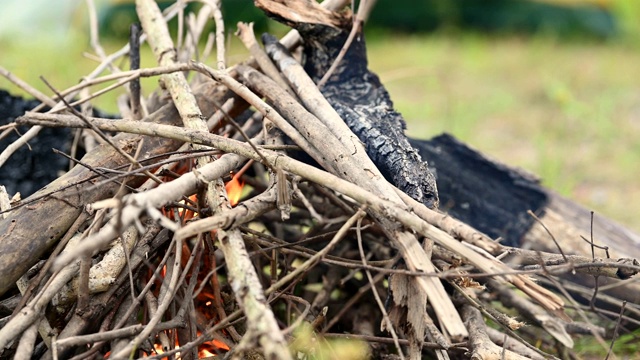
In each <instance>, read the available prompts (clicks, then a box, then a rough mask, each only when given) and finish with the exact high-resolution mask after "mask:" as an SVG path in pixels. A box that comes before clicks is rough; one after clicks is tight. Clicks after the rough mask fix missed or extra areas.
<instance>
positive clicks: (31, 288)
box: [0, 0, 617, 359]
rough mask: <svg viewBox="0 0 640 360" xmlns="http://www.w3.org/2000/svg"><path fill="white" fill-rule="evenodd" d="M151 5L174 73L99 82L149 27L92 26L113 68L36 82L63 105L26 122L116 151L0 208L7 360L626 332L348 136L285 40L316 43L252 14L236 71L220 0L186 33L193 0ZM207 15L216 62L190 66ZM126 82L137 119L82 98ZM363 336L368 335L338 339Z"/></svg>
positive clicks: (513, 350)
mask: <svg viewBox="0 0 640 360" xmlns="http://www.w3.org/2000/svg"><path fill="white" fill-rule="evenodd" d="M89 3H90V2H89ZM259 3H260V6H262V7H263V8H264V9H265V10H266V11H267V12H269V13H270V14H272V15H276V16H278V17H280V18H284V20H286V21H294V18H295V16H293V15H291V14H293V13H295V14H296V16H300V17H301V18H302V19H303V21H300V20H299V18H298V20H297V21H298V23H304V24H305V25H304V26H307V25H306V24H308V23H316V24H322V25H323V26H325V25H326V26H329V27H339V26H340V25H339V24H337V23H335V24H332V23H331V22H332V21H333V20H332V19H335V18H336V15H335V14H336V13H333V12H332V11H330V10H336V9H340V8H342V6H344V4H342V3H343V1H327V2H325V3H323V6H324V8H320V7H319V6H317V5H316V4H315V3H308V2H304V1H260V2H259ZM363 3H365V2H363ZM136 4H137V11H138V15H139V18H140V20H141V22H142V28H143V30H144V35H142V36H141V37H140V39H141V40H146V41H147V42H148V43H149V44H150V46H151V47H152V49H153V51H154V53H155V55H156V57H157V59H158V65H159V66H158V67H157V68H151V69H135V66H134V70H130V71H114V72H113V74H112V75H107V76H98V74H100V73H101V72H102V71H103V69H105V68H107V67H110V66H111V67H113V61H114V60H115V59H116V58H118V57H120V56H123V55H125V54H126V53H127V52H129V50H130V49H132V50H133V52H132V54H133V56H132V59H134V58H135V57H136V51H135V49H136V47H137V45H136V44H137V42H136V39H138V37H137V35H135V36H133V41H132V43H131V44H130V46H126V47H125V48H123V50H122V51H120V52H118V53H116V54H113V55H111V56H106V55H105V54H104V52H102V51H101V48H100V46H99V42H98V41H97V38H94V47H95V49H96V52H97V53H98V54H99V55H100V56H101V57H102V59H103V62H102V63H101V65H100V66H99V67H98V68H97V69H96V71H95V72H94V73H93V74H91V75H89V76H87V77H85V78H84V80H83V81H82V82H81V83H80V84H79V85H77V86H75V87H73V88H71V89H67V90H65V91H62V92H59V93H57V94H56V95H57V97H55V98H49V97H47V96H46V95H44V94H39V93H36V92H34V91H32V90H31V89H29V88H28V86H26V84H23V87H25V88H27V89H29V91H31V92H32V93H33V94H34V96H36V97H37V98H38V99H39V100H41V101H42V102H43V104H47V105H49V106H50V107H51V109H50V110H49V111H48V112H46V113H39V112H29V113H27V114H25V116H23V117H22V118H21V119H19V121H18V122H19V123H21V124H30V125H34V127H33V128H32V131H30V134H26V135H27V136H30V135H33V134H35V133H37V131H38V129H39V127H40V126H56V127H74V128H84V129H86V130H85V131H86V132H87V134H91V135H90V136H94V137H97V138H98V139H99V142H101V143H102V144H101V145H98V146H96V147H95V148H93V149H91V150H89V151H88V153H87V155H86V156H85V157H83V158H82V160H80V161H78V164H77V165H76V166H75V167H74V168H73V169H72V170H71V171H69V172H68V173H66V174H65V175H63V176H61V177H60V178H59V179H57V180H56V181H54V182H53V183H51V184H50V185H49V186H47V187H45V188H44V189H42V190H40V191H39V192H37V193H36V194H34V195H32V196H30V197H29V198H27V199H24V200H22V201H20V202H18V203H14V204H11V206H12V209H11V211H4V212H3V216H4V217H5V219H4V220H3V221H2V223H1V224H0V234H2V235H1V236H2V240H0V248H1V249H2V252H0V266H1V267H2V269H3V276H2V280H1V281H0V293H1V294H4V295H3V297H2V299H3V300H2V307H3V309H8V310H10V311H11V312H12V314H11V315H10V316H7V317H5V318H4V319H3V320H2V321H3V322H2V324H0V325H1V327H2V328H1V329H0V351H4V354H5V355H9V356H15V357H17V358H28V357H30V356H34V357H40V358H74V359H84V358H96V357H107V355H106V354H108V358H110V359H122V358H130V357H135V358H138V357H151V358H161V357H166V356H175V354H176V353H178V352H179V353H180V354H179V356H180V358H182V359H185V358H198V357H202V356H215V355H216V354H218V355H220V354H225V353H229V354H232V355H234V356H237V357H241V356H247V357H252V358H254V357H255V358H258V357H260V356H264V357H265V358H270V359H289V358H293V357H300V356H310V357H313V356H318V357H330V358H365V357H373V358H391V357H398V358H404V357H409V358H412V359H418V358H420V357H421V356H422V354H423V353H424V352H429V353H432V354H433V353H435V354H436V355H437V357H438V358H443V359H446V358H456V357H469V356H470V357H471V358H477V359H498V358H505V359H520V358H546V357H552V355H549V354H547V353H546V352H545V351H551V350H553V349H554V344H553V342H551V341H550V342H547V343H543V344H537V345H538V347H534V346H532V345H531V344H532V343H533V342H534V339H536V338H539V337H540V333H539V332H536V330H535V329H534V328H533V327H530V328H527V330H526V331H524V332H518V333H516V332H515V330H517V329H519V328H521V327H522V326H523V323H522V322H520V320H515V319H514V318H512V317H511V316H509V315H508V314H513V312H512V311H515V312H517V313H519V314H521V315H523V316H524V317H526V319H527V321H529V322H531V324H532V325H535V326H537V327H541V328H543V329H545V330H546V331H547V332H548V333H550V334H551V337H549V338H548V339H552V338H554V339H556V340H557V341H558V342H559V343H561V344H563V345H564V346H567V347H571V346H572V344H573V342H572V337H571V335H570V333H571V332H586V333H589V334H591V335H593V336H595V338H596V339H598V340H599V341H601V342H602V343H604V338H606V337H608V336H610V335H611V334H606V333H605V330H604V328H600V327H597V326H592V325H589V324H587V323H586V321H588V319H587V318H586V317H584V314H582V313H580V312H579V313H578V314H579V316H580V317H581V318H580V319H579V320H580V321H578V322H571V320H570V317H569V316H567V314H566V313H565V309H564V301H563V300H562V299H561V298H560V297H559V296H558V295H556V294H555V293H553V292H551V291H549V290H547V289H545V288H543V287H541V286H539V285H538V284H537V283H536V282H534V281H533V279H532V278H531V277H530V274H532V273H538V274H544V275H547V276H549V278H550V279H553V277H552V276H551V275H550V274H549V272H548V271H547V269H546V268H545V267H544V266H542V267H540V268H538V269H535V270H534V271H530V272H523V271H517V270H514V269H513V268H512V267H510V266H508V265H507V264H505V263H503V262H502V261H501V260H499V257H498V255H500V254H502V253H507V252H508V251H509V249H507V248H505V247H502V246H500V245H499V244H497V243H496V242H494V241H492V240H491V239H489V238H487V237H486V236H484V235H483V234H481V233H479V232H477V231H475V230H474V229H473V228H471V227H469V226H468V225H466V224H464V223H460V222H458V221H456V220H454V219H452V218H450V217H446V216H444V215H443V214H441V213H439V212H438V211H437V210H434V209H433V208H430V207H429V206H433V205H435V203H436V201H434V196H435V195H434V194H435V192H432V193H430V192H429V191H431V190H434V189H430V188H429V186H430V185H428V184H427V185H426V187H420V186H421V185H416V183H419V181H418V182H416V183H413V184H408V185H407V186H408V188H410V189H413V190H415V191H412V193H411V194H410V195H411V196H409V195H407V194H406V193H405V192H403V191H401V190H398V189H397V188H396V187H394V186H393V185H391V184H390V183H389V182H388V181H387V180H386V179H385V177H384V176H383V173H381V172H380V171H379V170H378V168H377V167H376V165H375V164H374V163H373V162H372V161H371V159H370V156H368V155H367V151H369V152H370V149H368V148H367V151H365V147H366V146H367V144H362V143H361V142H360V140H359V139H358V137H356V135H354V134H353V132H352V129H353V125H352V124H351V123H349V122H353V121H356V120H353V119H351V120H347V122H348V123H349V125H350V126H351V129H350V127H348V126H347V125H346V124H345V122H344V121H342V119H341V116H340V115H339V114H338V113H337V112H336V110H335V109H334V108H338V107H339V106H337V105H335V104H332V103H329V102H328V101H327V98H331V96H336V94H333V95H326V94H325V95H323V94H322V93H321V92H320V90H319V89H318V87H317V86H316V85H315V83H314V81H313V79H312V78H311V77H309V75H308V73H307V72H305V71H304V69H303V68H302V66H301V65H300V63H299V62H298V61H297V60H296V59H294V58H293V57H292V56H291V55H290V54H289V53H288V52H287V51H286V48H289V49H294V48H295V47H296V46H298V45H299V41H300V36H299V35H298V33H297V32H295V31H293V32H291V33H289V34H288V35H287V36H286V37H285V38H283V39H282V40H281V41H280V44H281V45H280V44H276V43H275V42H274V41H273V40H269V39H267V40H266V41H267V48H268V50H269V51H268V52H269V55H270V57H269V56H268V55H266V53H265V52H264V50H262V48H261V47H260V46H259V45H257V43H256V41H255V37H254V35H253V32H252V29H251V26H248V25H245V24H240V25H239V34H238V35H239V36H240V37H241V39H242V41H243V42H244V43H245V44H246V45H247V47H248V48H249V49H250V51H251V54H252V56H253V58H252V59H251V60H248V61H246V62H245V63H243V64H237V65H234V66H230V67H229V66H227V64H226V63H225V49H224V43H225V42H224V34H223V31H224V30H223V29H224V25H223V23H222V21H223V20H222V15H221V13H220V10H219V4H218V3H217V2H216V1H203V4H204V5H203V7H202V8H201V9H200V11H199V13H198V14H197V15H189V16H187V17H186V20H187V21H186V24H187V28H188V31H185V32H184V33H186V34H187V35H185V38H184V39H183V38H182V37H180V41H178V44H179V46H178V47H177V48H176V46H175V44H174V42H173V41H172V40H171V38H170V36H169V32H168V30H167V20H168V19H170V18H172V17H175V16H176V15H179V18H180V19H182V20H181V21H180V24H181V29H180V31H179V33H180V34H182V33H183V31H182V24H183V23H184V19H185V17H184V15H183V13H182V6H184V3H183V2H178V3H176V4H175V5H174V6H172V7H170V8H169V9H167V10H166V11H165V13H164V15H163V14H161V13H160V10H159V9H158V7H157V5H156V4H155V2H154V1H152V0H138V1H136ZM327 9H329V10H327ZM364 13H366V12H365V11H362V12H361V13H359V14H360V15H361V16H364V15H363V14H364ZM287 14H289V15H287ZM312 16H313V17H315V18H314V19H311V18H312ZM340 16H341V17H345V18H347V19H348V16H349V15H348V14H345V13H342V14H341V15H340ZM210 18H213V21H214V22H215V25H216V36H215V38H216V41H215V43H216V46H217V51H216V55H217V57H216V64H217V65H216V68H212V67H210V66H207V65H206V64H205V63H204V62H201V61H191V60H190V59H192V58H194V57H195V54H198V51H197V50H196V48H195V46H194V44H198V41H199V38H200V36H201V35H202V34H203V33H204V31H203V29H204V28H205V25H206V24H207V21H208V20H209V19H210ZM357 19H359V20H361V19H362V18H360V17H358V18H357ZM340 21H343V20H340ZM355 24H359V22H358V21H356V22H355ZM354 28H355V29H356V30H357V28H358V25H356V26H354ZM181 36H182V35H181ZM211 43H212V42H208V43H207V44H208V45H207V47H206V49H205V51H204V52H203V54H204V57H206V54H207V53H208V52H209V51H210V49H211V48H212V46H211V45H210V44H211ZM269 46H271V47H269ZM305 46H313V44H310V43H309V42H308V41H307V42H306V43H305ZM329 60H330V61H332V60H333V59H328V61H329ZM132 62H133V61H132ZM365 65H366V64H365ZM343 66H344V65H343ZM338 67H340V65H338ZM330 71H334V70H330ZM186 74H191V75H193V76H192V79H191V81H190V82H188V81H187V80H186V77H185V75H186ZM146 76H159V77H160V80H161V95H159V96H156V97H153V98H152V99H148V100H145V99H143V98H142V97H141V96H140V93H139V88H136V86H135V84H136V82H137V81H138V79H139V78H140V77H146ZM112 80H117V83H116V84H115V85H112V86H109V87H107V88H105V89H104V90H100V91H97V92H95V93H93V94H91V93H90V92H89V89H90V87H92V86H95V85H98V84H101V83H103V82H105V81H112ZM324 81H326V80H324ZM324 81H323V82H324ZM126 84H131V85H132V86H131V88H130V91H129V96H128V98H129V101H126V102H123V104H121V105H122V114H123V119H117V120H110V119H101V118H95V117H92V116H89V115H88V114H90V112H88V111H89V110H90V109H89V107H85V108H83V109H81V111H78V110H75V108H74V106H76V105H84V104H88V102H89V101H90V100H91V99H92V98H94V97H95V96H98V95H99V94H101V93H104V92H105V91H109V90H112V89H113V88H116V87H119V86H123V85H126ZM325 96H326V97H325ZM71 99H78V100H75V101H74V102H73V103H71V101H72V100H71ZM332 105H334V106H333V107H332ZM345 111H346V110H345ZM372 112H373V110H372ZM345 116H346V115H345ZM343 117H344V116H343ZM364 121H366V119H365V120H364ZM114 133H115V134H116V135H113V134H114ZM23 141H24V138H23ZM16 146H19V144H16ZM411 156H413V155H411ZM376 164H380V162H378V161H377V162H376ZM414 165H415V166H417V167H418V168H420V166H423V165H420V164H418V163H415V164H414ZM385 175H386V174H385ZM424 176H425V178H428V177H429V176H430V175H429V174H427V173H425V174H424ZM392 180H393V179H392ZM225 182H226V184H225ZM239 182H243V183H245V184H246V185H245V188H244V190H243V191H242V195H240V193H239V192H238V189H237V188H234V187H233V186H237V185H238V183H239ZM429 184H431V183H429ZM396 185H398V186H399V187H402V186H400V184H396ZM423 190H424V191H423ZM231 191H233V194H234V195H233V196H234V197H235V196H241V201H240V202H239V203H238V204H237V205H235V204H231V202H230V200H229V192H231ZM416 198H418V199H420V200H423V201H416V200H415V199H416ZM425 204H426V205H425ZM3 210H6V209H5V208H3ZM525 255H529V256H532V258H535V259H537V260H540V262H541V263H542V264H544V259H546V257H549V261H552V260H553V259H551V258H553V254H547V255H545V254H533V255H532V254H524V255H523V256H525ZM555 260H557V259H555ZM565 260H566V259H565ZM582 260H583V259H581V258H575V259H574V260H573V261H575V262H580V261H582ZM534 261H535V260H534ZM605 265H607V264H605ZM605 265H602V266H600V268H599V269H610V268H611V263H608V265H609V266H608V267H607V266H605ZM616 269H617V268H616ZM588 271H595V270H593V269H590V270H588ZM599 275H601V276H607V274H606V273H605V272H602V274H600V273H599ZM16 285H17V288H16V287H15V286H16ZM518 290H519V291H518ZM509 309H513V310H509ZM483 316H484V317H487V318H489V319H491V320H492V321H493V322H494V323H495V324H496V325H499V330H495V329H491V328H489V327H487V325H486V324H485V321H484V319H483ZM582 324H584V325H582ZM347 335H348V336H349V337H351V338H353V339H360V340H361V341H364V343H366V344H368V346H366V345H364V343H363V342H350V343H347V344H346V345H344V344H341V343H339V342H336V341H334V340H331V339H332V338H340V337H346V336H347ZM425 339H426V340H425ZM539 347H542V348H543V349H544V350H540V348H539ZM160 353H162V354H160ZM391 354H393V355H391Z"/></svg>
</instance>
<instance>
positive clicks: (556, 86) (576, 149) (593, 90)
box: [0, 31, 640, 230]
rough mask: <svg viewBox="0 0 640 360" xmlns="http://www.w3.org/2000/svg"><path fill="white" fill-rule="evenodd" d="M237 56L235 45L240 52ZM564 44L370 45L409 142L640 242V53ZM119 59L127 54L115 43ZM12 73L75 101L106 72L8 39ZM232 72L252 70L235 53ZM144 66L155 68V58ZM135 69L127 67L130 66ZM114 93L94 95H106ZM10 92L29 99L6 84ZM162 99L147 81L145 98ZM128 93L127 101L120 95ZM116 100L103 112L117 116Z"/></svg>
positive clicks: (619, 45) (432, 41)
mask: <svg viewBox="0 0 640 360" xmlns="http://www.w3.org/2000/svg"><path fill="white" fill-rule="evenodd" d="M234 44H235V43H234ZM636 44H637V42H634V41H629V40H627V38H622V39H620V40H616V41H611V42H592V41H583V42H579V41H572V42H562V41H558V40H555V39H553V38H551V37H545V36H540V37H533V38H524V37H518V36H498V37H490V36H486V35H481V34H473V33H471V34H469V33H466V34H459V33H455V32H454V33H436V34H430V35H419V36H408V35H398V36H393V35H388V34H387V35H383V36H380V35H378V36H375V37H373V38H372V39H369V43H368V46H369V59H370V67H371V68H372V69H373V70H374V71H375V72H377V73H378V74H379V75H380V77H381V79H382V81H383V83H384V84H385V85H386V86H387V88H388V90H389V91H390V93H391V96H392V98H393V100H394V102H395V105H396V107H397V108H398V110H399V111H400V112H401V113H402V114H403V115H404V116H405V118H406V119H407V122H408V132H409V134H410V135H411V136H413V137H417V138H427V137H431V136H434V135H437V134H440V133H442V132H448V133H452V134H454V135H455V136H456V137H458V138H460V139H461V140H463V141H465V142H467V143H468V144H470V145H471V146H473V147H475V148H477V149H479V150H481V151H482V152H484V153H486V154H488V155H489V156H491V157H494V158H496V159H499V160H500V161H502V162H504V163H507V164H509V165H512V166H518V167H522V168H524V169H526V170H528V171H530V172H532V173H534V174H537V175H538V176H540V177H541V178H542V179H543V182H544V184H545V185H546V186H549V187H550V188H552V189H555V190H557V191H558V192H560V193H561V194H563V195H565V196H568V197H570V198H572V199H574V200H575V201H577V202H579V203H582V204H584V205H586V206H587V207H589V208H591V209H593V210H594V211H596V213H597V214H603V215H605V216H609V217H611V218H614V219H617V220H618V221H620V222H622V223H624V224H626V225H628V226H630V227H631V228H633V229H635V230H640V222H639V221H638V219H637V215H636V214H638V213H640V204H639V203H638V202H635V201H629V200H630V199H640V186H639V185H638V182H637V179H636V178H637V176H636V174H637V168H638V164H639V163H640V141H638V140H637V139H639V138H640V86H639V85H638V79H640V67H639V66H638V64H640V47H638V46H637V45H636ZM103 45H104V46H105V48H106V50H107V52H111V51H114V50H116V49H118V48H120V47H121V46H122V42H118V41H115V40H110V41H108V42H106V43H105V44H103ZM0 48H2V50H3V51H2V56H1V57H0V66H3V67H5V68H6V69H8V70H10V71H12V72H13V73H14V74H16V75H17V76H19V77H21V78H22V79H24V80H25V81H27V82H29V83H30V84H32V85H33V86H35V87H36V88H38V89H39V90H41V91H43V92H45V93H48V94H51V92H50V91H48V89H47V88H46V86H45V85H44V84H43V83H42V81H40V80H39V76H40V75H43V76H44V77H46V78H47V80H49V81H50V82H51V83H52V84H53V85H54V86H56V87H57V88H58V89H64V88H66V87H69V86H71V85H73V84H75V83H77V82H78V81H79V79H80V78H81V77H82V76H84V75H86V74H88V73H89V72H90V71H91V70H93V69H94V67H95V66H96V64H97V62H96V61H95V60H91V59H89V58H87V57H84V56H83V52H85V51H87V52H91V49H90V47H89V43H88V40H87V37H86V36H85V35H83V34H80V33H79V32H77V31H76V32H72V34H71V35H69V38H68V39H65V41H60V42H54V43H51V42H50V39H45V40H42V41H39V40H38V38H37V37H35V38H32V39H30V40H29V41H28V42H26V41H21V42H16V41H11V40H10V39H9V40H8V39H0ZM233 49H234V50H233V54H232V55H231V56H230V61H229V62H230V63H234V62H237V61H239V60H242V59H243V58H244V54H245V52H244V51H243V50H240V49H239V47H238V46H237V44H236V45H234V46H233ZM142 60H143V61H142V62H143V66H153V65H154V64H155V59H154V57H153V55H152V54H151V52H150V51H149V49H148V48H146V47H145V48H144V49H143V53H142ZM119 65H120V66H122V67H123V68H126V67H127V66H128V65H127V64H126V63H121V64H119ZM103 86H104V85H101V86H98V87H96V88H94V90H97V89H100V88H102V87H103ZM0 88H5V89H6V88H8V89H9V90H10V91H12V92H14V93H19V94H23V92H21V91H19V90H18V89H17V88H15V87H14V86H12V85H11V84H10V83H8V82H7V81H6V80H5V79H4V78H0ZM156 88H157V79H155V78H154V79H145V80H144V81H143V91H144V93H145V94H149V93H150V92H151V91H153V90H154V89H156ZM120 93H122V92H120ZM118 94H119V93H113V94H108V95H106V96H104V97H101V98H99V99H97V100H96V101H95V106H97V107H100V108H102V109H105V110H108V111H116V110H117V108H116V106H115V98H116V97H117V95H118Z"/></svg>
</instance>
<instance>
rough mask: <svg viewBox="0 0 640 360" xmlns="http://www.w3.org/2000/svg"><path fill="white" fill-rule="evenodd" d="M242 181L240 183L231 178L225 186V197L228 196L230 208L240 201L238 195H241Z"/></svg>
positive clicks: (236, 179) (235, 178)
mask: <svg viewBox="0 0 640 360" xmlns="http://www.w3.org/2000/svg"><path fill="white" fill-rule="evenodd" d="M243 186H244V181H243V182H240V181H239V180H238V178H237V177H235V176H234V177H232V178H231V180H229V182H228V183H227V184H226V185H225V187H226V189H227V195H229V202H230V203H231V206H236V204H238V202H239V201H240V195H242V187H243Z"/></svg>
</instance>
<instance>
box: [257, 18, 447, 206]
mask: <svg viewBox="0 0 640 360" xmlns="http://www.w3.org/2000/svg"><path fill="white" fill-rule="evenodd" d="M293 26H294V27H295V28H296V29H297V30H298V31H299V32H300V35H302V37H303V40H304V43H305V46H304V55H305V62H304V67H305V70H306V71H307V73H308V74H309V76H310V77H311V78H312V79H313V80H314V81H315V82H318V81H319V80H320V79H321V78H322V76H323V75H324V74H325V73H326V72H327V70H328V69H329V67H330V66H331V64H332V63H333V60H334V59H335V58H336V57H337V55H338V53H339V52H340V49H341V48H342V46H343V45H344V43H345V42H346V40H347V37H348V35H349V29H347V28H344V27H339V28H338V27H331V26H325V25H319V24H308V23H295V24H293ZM263 40H266V44H267V51H268V52H269V50H270V48H271V49H273V46H276V45H275V44H274V42H273V41H272V40H270V38H269V37H263ZM367 64H368V62H367V56H366V46H365V42H364V36H363V35H360V36H358V37H357V38H356V39H355V40H354V42H353V43H352V44H351V46H350V47H349V49H348V50H347V53H346V55H345V57H344V58H343V60H342V61H341V63H340V65H339V66H338V67H337V69H336V71H335V72H334V74H333V75H332V76H331V78H330V79H329V81H327V83H326V84H325V85H324V87H323V88H322V89H321V91H322V94H323V95H324V96H325V97H326V99H327V100H328V101H329V103H330V104H331V106H333V108H334V109H335V110H336V111H337V112H338V114H339V115H340V117H342V119H343V120H344V121H345V122H346V124H347V125H348V126H349V128H351V130H352V131H353V133H354V134H355V135H356V136H358V138H359V139H360V141H362V142H363V143H364V144H365V148H366V151H367V155H369V157H370V158H371V160H373V162H374V163H375V164H376V166H377V167H378V169H380V172H381V173H382V175H383V176H384V177H385V178H386V179H387V180H388V181H389V182H391V183H392V184H394V185H395V186H397V187H398V188H400V189H401V190H402V191H404V192H405V193H407V194H408V195H409V196H411V197H412V198H414V199H416V200H417V201H419V202H421V203H424V204H425V205H427V206H428V207H430V208H435V207H437V206H438V190H437V188H436V182H435V178H434V176H433V174H432V173H431V171H430V170H429V167H428V165H427V162H426V161H424V160H423V159H422V158H421V157H420V155H419V154H418V152H417V151H416V150H415V149H414V148H413V147H412V146H411V144H410V143H409V141H408V139H407V136H406V135H405V132H404V131H405V129H406V124H405V122H404V119H403V118H402V116H401V115H400V113H398V112H397V111H395V110H394V108H393V102H392V101H391V98H390V96H389V93H388V92H387V90H386V89H385V88H384V86H383V85H382V83H381V82H380V79H379V78H378V76H377V75H376V74H374V73H373V72H371V71H369V69H368V68H367Z"/></svg>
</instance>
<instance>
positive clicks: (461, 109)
mask: <svg viewBox="0 0 640 360" xmlns="http://www.w3.org/2000/svg"><path fill="white" fill-rule="evenodd" d="M368 46H369V59H370V60H369V61H370V67H371V68H372V69H373V70H374V71H376V72H377V73H378V74H379V75H380V77H381V79H382V82H383V83H384V84H385V85H386V86H387V88H388V90H389V92H390V93H391V96H392V98H393V99H394V102H395V105H396V107H397V109H398V110H399V111H400V112H401V113H402V114H403V115H404V116H405V118H406V120H407V122H408V133H409V134H410V135H411V136H413V137H417V138H428V137H431V136H434V135H437V134H440V133H442V132H448V133H451V134H454V135H455V136H456V137H458V138H460V139H461V140H463V141H465V142H467V143H468V144H470V145H471V146H473V147H475V148H477V149H479V150H481V151H482V152H484V153H486V154H488V155H490V156H491V157H493V158H496V159H499V160H500V161H502V162H504V163H507V164H509V165H513V166H518V167H522V168H524V169H526V170H528V171H530V172H532V173H534V174H536V175H538V176H540V177H541V178H542V180H543V183H544V184H545V185H546V186H549V187H550V188H552V189H555V190H557V191H558V192H560V193H561V194H563V195H565V196H568V197H570V198H572V199H574V200H576V201H578V202H580V203H582V204H584V205H586V206H588V207H589V208H591V209H593V210H594V211H595V212H596V213H597V214H598V213H600V214H603V215H606V216H610V217H612V218H614V219H617V220H619V221H620V222H622V223H625V224H627V225H628V226H630V227H632V228H634V229H636V230H638V229H640V222H639V221H638V219H637V215H636V214H638V213H639V212H640V206H639V205H637V204H635V203H634V202H632V201H629V199H633V198H640V186H639V185H638V182H637V179H636V175H637V171H638V170H637V169H638V164H640V151H639V150H640V142H638V138H639V136H640V86H638V82H637V79H639V78H640V67H638V66H637V64H638V63H640V52H639V51H638V48H637V47H634V46H633V44H631V43H627V42H625V41H619V42H610V43H594V42H561V41H557V40H554V39H553V38H549V37H537V38H522V37H516V36H512V37H488V36H485V35H478V34H453V35H452V34H436V35H424V36H386V37H384V36H383V37H381V38H376V39H374V40H372V41H369V44H368ZM389 54H393V55H392V56H390V55H389Z"/></svg>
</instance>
